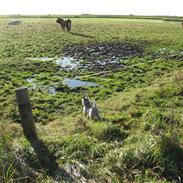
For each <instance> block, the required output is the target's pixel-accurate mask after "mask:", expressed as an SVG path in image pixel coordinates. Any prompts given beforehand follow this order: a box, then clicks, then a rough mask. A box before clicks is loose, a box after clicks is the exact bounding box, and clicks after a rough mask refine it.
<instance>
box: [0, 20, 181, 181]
mask: <svg viewBox="0 0 183 183" xmlns="http://www.w3.org/2000/svg"><path fill="white" fill-rule="evenodd" d="M20 19H21V21H22V23H21V24H20V25H18V26H8V25H7V23H8V22H9V21H11V20H13V19H12V18H8V17H4V18H2V17H1V18H0V29H1V31H0V127H1V128H0V182H11V181H12V182H16V181H19V182H28V181H30V182H35V181H37V182H44V181H47V182H52V181H53V177H50V176H49V175H47V174H46V172H44V170H43V169H42V168H41V167H40V164H39V163H38V161H37V157H36V155H35V153H34V152H33V150H32V149H31V148H30V144H29V143H28V142H27V140H26V139H25V137H24V136H23V133H22V129H21V126H20V124H19V123H20V118H19V115H18V107H17V104H16V100H15V91H14V90H15V89H16V88H18V87H22V86H27V87H31V86H32V85H31V83H28V82H27V81H26V79H27V78H34V79H35V82H36V84H37V86H40V88H37V89H36V90H30V91H29V94H30V98H31V103H32V107H33V115H34V119H35V121H36V128H37V131H38V134H39V136H40V138H41V139H43V140H44V142H45V144H46V145H47V147H48V149H49V150H50V151H51V152H53V153H54V154H55V155H56V157H57V162H58V163H59V165H60V166H62V167H64V166H65V165H66V164H70V165H72V164H74V163H76V162H80V163H81V164H82V165H83V166H85V169H86V170H87V171H89V172H90V174H92V175H93V177H92V179H93V180H94V181H96V182H97V181H99V182H106V181H108V182H110V181H111V182H181V181H182V180H183V177H182V175H183V169H182V164H183V149H182V143H183V135H182V134H183V133H182V132H183V118H182V115H183V114H182V110H183V105H182V99H183V74H182V73H183V62H182V61H183V55H182V51H183V50H182V46H183V39H180V38H181V37H183V31H182V29H181V27H180V23H179V22H164V21H162V20H159V19H138V20H136V19H134V18H132V19H127V18H124V19H122V18H116V17H114V18H73V20H72V21H73V28H72V32H73V33H77V34H69V33H66V32H62V31H61V29H60V27H59V26H58V25H57V24H56V22H55V18H20ZM122 44H123V45H130V46H132V45H133V47H135V48H141V50H143V53H141V54H139V55H134V56H133V55H132V56H130V57H128V58H126V59H124V58H121V59H120V62H121V63H122V65H123V67H121V68H120V69H118V70H114V71H112V70H111V68H109V69H107V68H104V69H101V70H100V68H98V67H97V66H96V65H94V67H93V68H92V69H90V70H87V69H85V70H80V71H74V70H70V71H65V70H60V69H59V66H58V65H56V64H55V63H54V62H53V61H40V60H29V59H27V58H30V57H31V58H34V57H35V58H38V57H50V58H55V57H62V56H63V55H64V54H65V53H70V54H71V53H73V54H74V53H76V58H77V59H78V58H82V62H83V64H87V63H90V64H91V63H95V62H96V60H98V59H101V60H102V59H104V58H105V57H104V56H105V53H103V54H101V53H100V54H97V56H95V55H94V56H93V55H92V54H90V53H88V52H85V51H82V52H80V51H81V50H83V49H84V48H86V47H88V48H93V47H95V46H96V47H97V45H100V46H106V48H110V49H111V50H112V52H113V53H114V54H116V55H118V54H119V52H123V51H124V52H125V50H120V49H119V50H118V47H119V45H120V47H122ZM111 45H112V46H111ZM113 46H114V47H115V49H113ZM116 49H117V51H116ZM125 49H126V47H125ZM71 56H73V55H71ZM114 56H115V55H114ZM109 59H110V57H109ZM101 71H105V73H103V74H100V72H101ZM106 71H107V72H106ZM64 77H71V78H73V77H77V78H80V79H82V80H84V81H92V82H96V83H98V84H99V85H100V86H101V87H98V88H95V87H89V88H85V87H79V88H76V89H71V88H68V87H66V86H64V85H62V84H61V82H62V81H63V79H64ZM42 86H44V87H45V88H44V87H42ZM49 86H55V87H56V88H59V89H60V90H59V91H58V92H56V93H55V94H49V93H48V91H47V90H48V87H49ZM84 93H87V94H88V95H89V96H90V97H91V98H92V99H95V100H96V101H97V104H98V106H99V109H100V112H101V115H102V118H103V121H102V122H99V121H96V122H93V121H90V120H88V119H87V118H85V117H84V116H83V114H82V107H81V97H82V96H83V94H84ZM37 175H39V176H37Z"/></svg>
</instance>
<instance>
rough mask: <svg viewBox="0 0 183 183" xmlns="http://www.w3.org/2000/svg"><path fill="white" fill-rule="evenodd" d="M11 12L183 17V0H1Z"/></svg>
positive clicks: (1, 9)
mask: <svg viewBox="0 0 183 183" xmlns="http://www.w3.org/2000/svg"><path fill="white" fill-rule="evenodd" d="M7 14H24V15H30V14H31V15H34V14H37V15H41V14H60V15H62V14H72V15H73V14H76V15H78V14H102V15H104V14H106V15H129V14H134V15H173V16H183V0H0V15H7Z"/></svg>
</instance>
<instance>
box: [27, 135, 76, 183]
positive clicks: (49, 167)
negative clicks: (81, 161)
mask: <svg viewBox="0 0 183 183" xmlns="http://www.w3.org/2000/svg"><path fill="white" fill-rule="evenodd" d="M28 141H29V142H30V144H31V146H32V147H33V149H34V151H35V153H36V155H37V157H38V159H39V162H40V165H41V167H42V168H43V169H44V171H45V172H46V173H47V174H48V175H49V176H51V177H53V179H56V180H62V181H64V182H74V178H73V176H72V175H70V174H69V173H67V172H66V171H65V170H64V169H63V168H61V167H59V166H58V163H57V162H56V157H55V155H54V154H53V153H51V152H50V151H49V150H48V148H47V146H46V145H45V144H44V142H43V141H42V140H40V139H38V138H34V139H28Z"/></svg>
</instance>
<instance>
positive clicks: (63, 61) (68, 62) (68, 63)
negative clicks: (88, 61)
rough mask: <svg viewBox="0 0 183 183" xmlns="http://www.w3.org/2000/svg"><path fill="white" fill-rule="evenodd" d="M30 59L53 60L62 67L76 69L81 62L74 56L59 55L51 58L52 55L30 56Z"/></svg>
mask: <svg viewBox="0 0 183 183" xmlns="http://www.w3.org/2000/svg"><path fill="white" fill-rule="evenodd" d="M27 59H28V60H37V61H53V62H55V64H57V65H58V66H60V68H61V69H63V68H64V69H75V68H77V66H78V65H79V62H78V61H77V60H75V59H74V58H73V57H69V56H67V57H59V58H50V57H28V58H27Z"/></svg>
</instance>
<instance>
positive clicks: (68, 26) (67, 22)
mask: <svg viewBox="0 0 183 183" xmlns="http://www.w3.org/2000/svg"><path fill="white" fill-rule="evenodd" d="M65 26H66V29H67V31H68V32H70V31H71V20H70V19H68V20H65Z"/></svg>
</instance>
